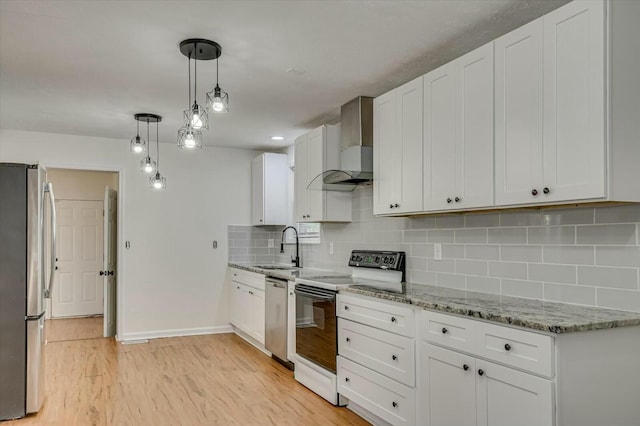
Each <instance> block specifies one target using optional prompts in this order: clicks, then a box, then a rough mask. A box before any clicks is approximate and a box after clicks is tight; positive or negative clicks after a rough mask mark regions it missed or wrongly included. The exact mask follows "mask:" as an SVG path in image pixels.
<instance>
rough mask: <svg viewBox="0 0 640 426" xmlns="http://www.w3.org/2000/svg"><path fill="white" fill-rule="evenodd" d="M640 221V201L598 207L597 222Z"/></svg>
mask: <svg viewBox="0 0 640 426" xmlns="http://www.w3.org/2000/svg"><path fill="white" fill-rule="evenodd" d="M631 222H634V223H637V222H640V203H639V204H631V205H628V206H614V207H600V208H597V209H596V223H631Z"/></svg>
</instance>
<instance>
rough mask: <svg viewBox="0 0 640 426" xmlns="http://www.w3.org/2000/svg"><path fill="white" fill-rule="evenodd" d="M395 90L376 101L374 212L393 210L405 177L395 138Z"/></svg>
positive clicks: (374, 113) (374, 122) (374, 103)
mask: <svg viewBox="0 0 640 426" xmlns="http://www.w3.org/2000/svg"><path fill="white" fill-rule="evenodd" d="M396 105H397V101H396V92H395V90H392V91H391V92H388V93H385V94H384V95H381V96H378V97H377V98H375V99H374V100H373V175H374V179H373V213H374V214H386V213H392V212H393V204H394V203H395V202H397V200H396V194H398V192H399V185H400V180H401V176H402V164H401V159H402V157H401V152H400V150H399V149H398V141H397V140H396V136H397V134H398V132H397V112H396V111H397V108H396Z"/></svg>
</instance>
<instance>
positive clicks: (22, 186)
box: [0, 163, 56, 420]
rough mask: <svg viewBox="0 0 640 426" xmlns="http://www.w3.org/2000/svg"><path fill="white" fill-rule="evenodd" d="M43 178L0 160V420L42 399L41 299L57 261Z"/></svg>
mask: <svg viewBox="0 0 640 426" xmlns="http://www.w3.org/2000/svg"><path fill="white" fill-rule="evenodd" d="M46 177H47V173H46V170H45V169H44V168H43V167H42V166H38V165H28V164H10V163H0V420H6V419H13V418H19V417H24V416H25V415H26V414H29V413H35V412H37V411H38V410H39V409H40V407H41V406H42V402H43V399H44V371H43V364H44V314H45V303H44V299H45V297H49V295H50V292H51V285H52V284H53V279H54V271H55V260H56V257H55V256H56V255H55V200H54V196H53V189H52V185H51V184H50V183H49V182H47V181H46ZM45 215H46V216H47V219H48V218H49V215H50V218H51V220H46V219H45ZM45 256H51V257H50V261H49V262H46V261H45Z"/></svg>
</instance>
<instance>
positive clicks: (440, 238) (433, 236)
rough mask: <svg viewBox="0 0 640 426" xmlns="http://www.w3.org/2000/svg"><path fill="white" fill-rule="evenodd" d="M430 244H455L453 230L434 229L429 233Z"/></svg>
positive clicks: (428, 240)
mask: <svg viewBox="0 0 640 426" xmlns="http://www.w3.org/2000/svg"><path fill="white" fill-rule="evenodd" d="M427 242H428V243H453V242H454V233H453V230H448V229H446V230H445V229H433V230H429V231H427Z"/></svg>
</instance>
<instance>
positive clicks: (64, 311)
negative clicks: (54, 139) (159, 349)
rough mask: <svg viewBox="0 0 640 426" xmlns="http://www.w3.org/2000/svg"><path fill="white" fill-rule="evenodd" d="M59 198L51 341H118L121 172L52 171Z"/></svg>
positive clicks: (51, 180)
mask: <svg viewBox="0 0 640 426" xmlns="http://www.w3.org/2000/svg"><path fill="white" fill-rule="evenodd" d="M47 180H48V181H49V182H51V183H52V185H53V188H54V193H55V196H56V210H57V216H58V219H57V226H56V231H57V241H56V249H57V250H56V252H57V254H56V264H55V267H56V270H57V274H56V278H55V282H54V285H53V290H52V294H51V304H50V309H49V312H50V316H49V318H50V321H49V324H48V325H47V340H48V341H63V340H78V339H91V338H100V337H111V336H115V331H116V327H115V324H116V320H115V315H116V297H115V289H116V282H115V280H116V273H115V271H116V268H117V265H116V259H117V248H116V247H117V241H116V240H117V231H116V230H117V191H116V188H118V185H119V175H118V173H117V172H105V171H93V170H75V169H60V168H49V169H48V172H47Z"/></svg>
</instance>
